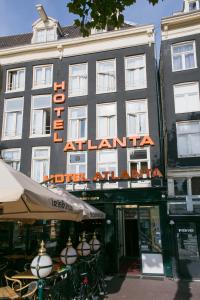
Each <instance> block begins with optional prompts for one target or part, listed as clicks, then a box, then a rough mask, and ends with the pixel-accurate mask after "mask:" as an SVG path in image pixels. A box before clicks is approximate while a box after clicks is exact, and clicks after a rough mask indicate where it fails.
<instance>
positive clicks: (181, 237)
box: [176, 222, 199, 260]
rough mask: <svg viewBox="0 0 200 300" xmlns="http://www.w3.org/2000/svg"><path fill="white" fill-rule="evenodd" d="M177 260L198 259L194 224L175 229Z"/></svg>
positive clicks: (186, 224) (181, 225) (182, 225)
mask: <svg viewBox="0 0 200 300" xmlns="http://www.w3.org/2000/svg"><path fill="white" fill-rule="evenodd" d="M176 235H177V242H178V254H179V259H187V260H190V259H194V258H198V257H199V251H198V244H197V234H196V226H195V224H194V223H189V222H187V223H185V224H180V225H179V226H178V228H177V233H176Z"/></svg>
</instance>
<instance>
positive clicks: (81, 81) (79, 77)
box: [69, 64, 87, 96]
mask: <svg viewBox="0 0 200 300" xmlns="http://www.w3.org/2000/svg"><path fill="white" fill-rule="evenodd" d="M69 74H70V75H69V95H72V96H73V95H86V94H87V64H82V65H73V66H70V67H69Z"/></svg>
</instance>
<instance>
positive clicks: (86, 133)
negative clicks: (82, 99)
mask: <svg viewBox="0 0 200 300" xmlns="http://www.w3.org/2000/svg"><path fill="white" fill-rule="evenodd" d="M81 107H84V108H85V110H86V117H85V136H84V137H80V138H71V137H70V135H71V134H70V133H71V132H70V131H71V124H70V122H71V120H74V119H72V118H71V117H69V111H70V109H77V108H81ZM75 120H77V121H78V123H79V121H80V120H81V119H75ZM76 132H77V135H78V126H77V128H76ZM87 135H88V106H87V105H79V106H69V107H68V129H67V139H68V140H69V141H78V140H87Z"/></svg>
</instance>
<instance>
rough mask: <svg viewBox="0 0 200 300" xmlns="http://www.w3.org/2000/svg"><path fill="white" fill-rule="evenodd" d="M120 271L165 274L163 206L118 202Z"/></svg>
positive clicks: (135, 273) (136, 273)
mask: <svg viewBox="0 0 200 300" xmlns="http://www.w3.org/2000/svg"><path fill="white" fill-rule="evenodd" d="M117 231H118V237H117V243H118V271H119V272H120V273H131V274H133V275H141V274H159V275H163V273H164V270H163V258H162V243H161V231H160V214H159V206H139V205H119V206H117Z"/></svg>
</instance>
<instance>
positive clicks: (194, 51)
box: [171, 40, 198, 72]
mask: <svg viewBox="0 0 200 300" xmlns="http://www.w3.org/2000/svg"><path fill="white" fill-rule="evenodd" d="M189 43H192V44H193V54H194V67H192V68H183V69H179V70H175V69H174V60H173V46H178V45H184V44H189ZM182 56H183V54H181V62H182V64H183V61H182ZM171 63H172V72H181V71H187V70H192V69H196V68H197V67H198V66H197V55H196V41H195V40H192V41H184V42H180V43H175V44H172V45H171ZM183 66H185V61H184V64H183Z"/></svg>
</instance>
